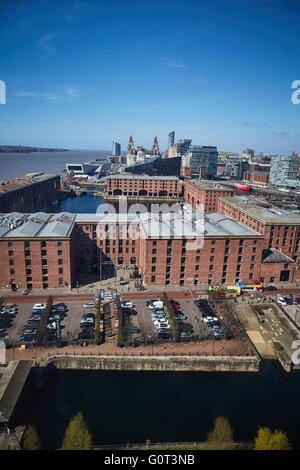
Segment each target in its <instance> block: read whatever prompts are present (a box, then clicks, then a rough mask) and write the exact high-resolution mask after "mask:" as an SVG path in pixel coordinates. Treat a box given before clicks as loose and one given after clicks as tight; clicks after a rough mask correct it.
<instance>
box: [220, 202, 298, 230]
mask: <svg viewBox="0 0 300 470" xmlns="http://www.w3.org/2000/svg"><path fill="white" fill-rule="evenodd" d="M219 200H220V201H223V202H226V203H227V204H230V205H231V206H232V207H233V208H235V209H238V210H241V211H242V212H244V213H245V214H246V215H248V216H250V217H253V218H254V219H258V220H260V221H262V222H263V223H265V224H278V225H288V224H289V225H291V224H300V215H297V214H295V213H294V212H289V211H287V210H284V209H280V208H279V207H276V206H272V207H264V206H267V205H268V203H267V202H265V201H263V200H262V199H258V198H254V197H246V196H232V197H230V196H228V197H220V198H219Z"/></svg>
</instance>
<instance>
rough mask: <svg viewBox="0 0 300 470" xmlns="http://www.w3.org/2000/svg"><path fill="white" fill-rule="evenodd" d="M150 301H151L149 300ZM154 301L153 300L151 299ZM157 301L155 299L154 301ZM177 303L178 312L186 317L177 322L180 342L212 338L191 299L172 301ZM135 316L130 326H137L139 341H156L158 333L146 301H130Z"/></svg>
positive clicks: (209, 330)
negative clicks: (135, 312) (135, 313)
mask: <svg viewBox="0 0 300 470" xmlns="http://www.w3.org/2000/svg"><path fill="white" fill-rule="evenodd" d="M149 300H151V299H149ZM153 300H155V299H153ZM156 300H157V299H156ZM172 300H175V302H178V303H179V306H178V311H180V312H182V314H183V315H184V316H185V317H186V318H185V319H181V320H178V325H179V329H180V334H181V337H180V338H181V339H182V340H193V339H194V340H197V341H199V340H200V341H201V340H207V339H210V338H213V332H212V329H211V327H209V326H208V324H207V323H205V322H204V320H203V318H202V312H201V311H200V309H199V308H198V306H197V305H196V304H195V302H194V300H191V299H188V300H186V299H180V300H179V301H177V300H176V298H174V299H172ZM132 302H133V305H134V308H135V310H136V311H137V316H136V317H134V316H131V317H130V323H129V324H130V325H138V327H139V329H140V334H139V339H144V341H147V339H149V340H157V339H158V333H157V331H158V330H157V328H156V326H155V324H154V320H153V319H152V313H153V310H152V309H150V308H149V307H148V305H147V304H146V300H134V301H132ZM175 311H176V310H175Z"/></svg>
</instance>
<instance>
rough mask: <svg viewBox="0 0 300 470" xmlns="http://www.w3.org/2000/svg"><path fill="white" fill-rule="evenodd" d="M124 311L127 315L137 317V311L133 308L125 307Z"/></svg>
mask: <svg viewBox="0 0 300 470" xmlns="http://www.w3.org/2000/svg"><path fill="white" fill-rule="evenodd" d="M122 311H123V313H126V315H136V314H137V312H136V310H134V309H133V308H126V307H123V308H122Z"/></svg>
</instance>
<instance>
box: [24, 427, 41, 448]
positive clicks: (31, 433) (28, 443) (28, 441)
mask: <svg viewBox="0 0 300 470" xmlns="http://www.w3.org/2000/svg"><path fill="white" fill-rule="evenodd" d="M23 450H41V442H40V439H39V437H38V435H37V432H36V429H35V426H34V425H33V424H29V426H28V427H27V429H26V431H25V433H24V437H23Z"/></svg>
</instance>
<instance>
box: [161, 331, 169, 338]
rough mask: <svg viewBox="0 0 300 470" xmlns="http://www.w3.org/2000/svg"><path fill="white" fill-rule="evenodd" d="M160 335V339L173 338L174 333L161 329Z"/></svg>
mask: <svg viewBox="0 0 300 470" xmlns="http://www.w3.org/2000/svg"><path fill="white" fill-rule="evenodd" d="M158 337H159V338H160V339H171V338H172V335H171V333H168V332H164V331H159V333H158Z"/></svg>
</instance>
